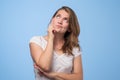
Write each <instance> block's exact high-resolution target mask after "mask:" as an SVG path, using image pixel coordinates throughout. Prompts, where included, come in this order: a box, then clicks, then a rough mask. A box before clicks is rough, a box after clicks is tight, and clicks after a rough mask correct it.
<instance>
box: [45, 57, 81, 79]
mask: <svg viewBox="0 0 120 80" xmlns="http://www.w3.org/2000/svg"><path fill="white" fill-rule="evenodd" d="M44 75H46V76H48V77H49V78H54V79H56V80H83V71H82V61H81V56H78V57H76V58H75V59H74V67H73V73H71V74H67V73H58V72H50V73H47V72H44Z"/></svg>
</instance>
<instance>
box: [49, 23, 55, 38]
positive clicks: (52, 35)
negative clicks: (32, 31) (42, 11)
mask: <svg viewBox="0 0 120 80" xmlns="http://www.w3.org/2000/svg"><path fill="white" fill-rule="evenodd" d="M54 34H55V30H54V27H53V24H52V22H51V23H50V24H49V27H48V36H49V38H52V39H53V38H54Z"/></svg>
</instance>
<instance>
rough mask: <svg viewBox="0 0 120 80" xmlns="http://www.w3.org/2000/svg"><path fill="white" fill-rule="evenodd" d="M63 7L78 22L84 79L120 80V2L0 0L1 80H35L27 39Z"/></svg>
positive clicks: (42, 31) (43, 31)
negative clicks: (70, 12)
mask: <svg viewBox="0 0 120 80" xmlns="http://www.w3.org/2000/svg"><path fill="white" fill-rule="evenodd" d="M63 5H66V6H69V7H71V8H72V9H73V10H74V11H75V12H76V14H77V16H78V20H79V22H80V26H81V34H80V36H79V40H80V45H81V47H82V52H83V54H82V61H83V71H84V80H120V58H119V57H120V42H119V41H120V36H119V34H120V1H119V0H79V1H78V0H76V1H75V0H43V1H42V0H41V1H40V0H0V80H34V72H33V64H32V59H31V56H30V51H29V40H30V38H31V37H32V36H35V35H44V34H46V33H47V25H48V23H49V21H50V19H51V17H52V15H53V14H54V12H55V11H56V10H57V9H58V8H60V7H61V6H63Z"/></svg>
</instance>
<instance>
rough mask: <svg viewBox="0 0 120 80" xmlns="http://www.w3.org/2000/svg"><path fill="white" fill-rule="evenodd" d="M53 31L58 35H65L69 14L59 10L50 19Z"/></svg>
mask: <svg viewBox="0 0 120 80" xmlns="http://www.w3.org/2000/svg"><path fill="white" fill-rule="evenodd" d="M52 25H53V27H54V30H55V31H56V32H58V33H65V32H66V31H68V27H69V14H68V13H67V12H66V11H65V10H59V11H58V13H57V14H56V15H55V17H54V18H53V19H52Z"/></svg>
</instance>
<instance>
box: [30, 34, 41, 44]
mask: <svg viewBox="0 0 120 80" xmlns="http://www.w3.org/2000/svg"><path fill="white" fill-rule="evenodd" d="M29 43H35V44H37V45H39V46H41V40H40V37H39V36H34V37H32V38H31V39H30V41H29Z"/></svg>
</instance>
